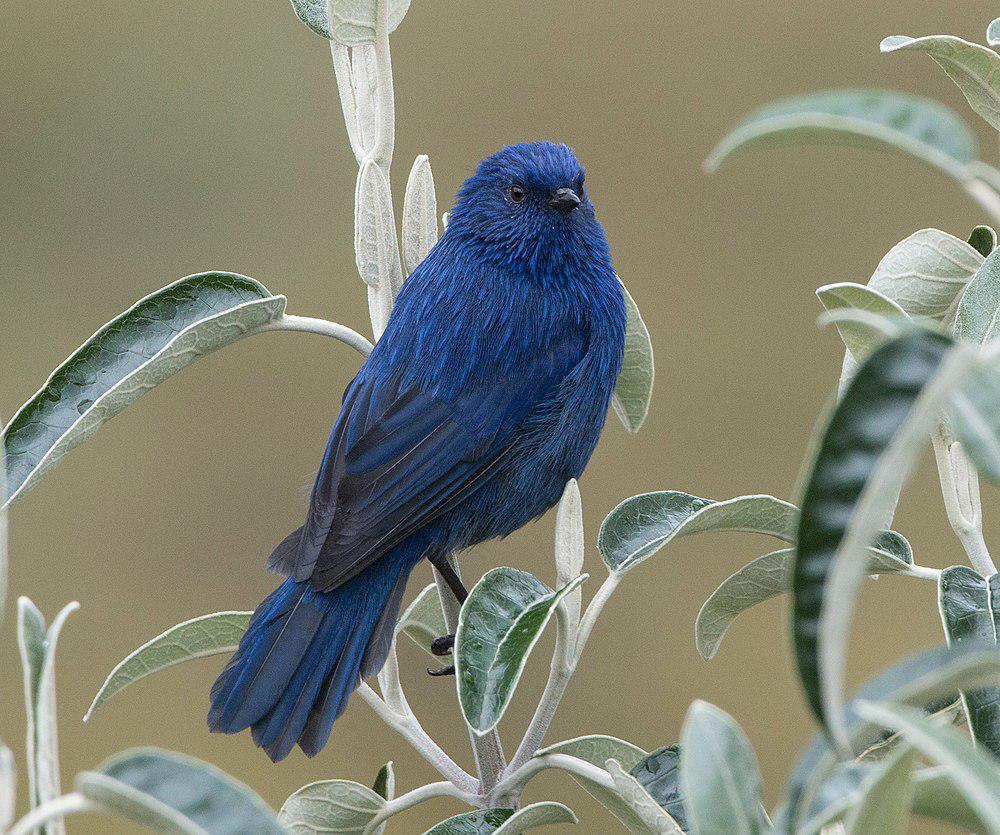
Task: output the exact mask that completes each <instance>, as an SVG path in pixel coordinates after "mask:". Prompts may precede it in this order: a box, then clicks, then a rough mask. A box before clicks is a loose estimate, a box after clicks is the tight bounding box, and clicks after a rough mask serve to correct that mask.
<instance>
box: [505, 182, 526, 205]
mask: <svg viewBox="0 0 1000 835" xmlns="http://www.w3.org/2000/svg"><path fill="white" fill-rule="evenodd" d="M527 194H528V192H527V191H525V190H524V186H519V185H517V183H515V184H514V185H512V186H511V187H510V188H509V189H507V196H508V197H510V201H511V202H512V203H520V202H521V201H522V200H524V198H525V197H526V196H527Z"/></svg>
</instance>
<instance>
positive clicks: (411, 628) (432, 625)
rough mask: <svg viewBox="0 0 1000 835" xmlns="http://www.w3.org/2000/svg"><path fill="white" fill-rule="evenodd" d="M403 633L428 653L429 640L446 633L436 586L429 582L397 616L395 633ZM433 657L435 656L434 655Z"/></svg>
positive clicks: (429, 651) (429, 649)
mask: <svg viewBox="0 0 1000 835" xmlns="http://www.w3.org/2000/svg"><path fill="white" fill-rule="evenodd" d="M400 632H402V633H404V634H405V635H406V636H407V637H408V638H410V639H411V640H412V641H413V642H414V643H415V644H416V645H417V646H418V647H420V648H421V649H422V650H424V651H425V652H427V653H429V654H430V655H432V656H433V655H434V653H432V652H431V642H432V641H433V640H434V639H435V638H440V637H441V636H442V635H447V634H448V626H447V624H446V623H445V620H444V612H442V611H441V599H440V597H438V592H437V586H436V585H435V584H434V583H431V584H430V585H429V586H425V587H424V588H423V590H422V591H421V592H420V594H418V595H417V596H416V597H415V598H414V599H413V602H412V603H411V604H410V605H409V606H407V607H406V610H405V611H404V612H403V614H402V615H400V616H399V621H398V622H397V623H396V634H397V635H398V634H399V633H400ZM434 657H435V658H436V657H437V656H434Z"/></svg>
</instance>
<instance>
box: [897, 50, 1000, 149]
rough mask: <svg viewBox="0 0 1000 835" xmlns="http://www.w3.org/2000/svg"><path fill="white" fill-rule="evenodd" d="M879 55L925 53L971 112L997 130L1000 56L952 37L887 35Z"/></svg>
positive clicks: (999, 127) (999, 119)
mask: <svg viewBox="0 0 1000 835" xmlns="http://www.w3.org/2000/svg"><path fill="white" fill-rule="evenodd" d="M881 50H882V52H887V53H888V52H900V51H903V50H906V51H911V52H926V53H927V54H928V55H930V56H931V58H933V59H934V60H935V61H936V62H937V63H938V65H939V66H940V67H941V69H943V70H944V71H945V73H947V75H948V77H949V78H950V79H951V80H952V81H954V82H955V84H957V85H958V88H959V89H960V90H961V91H962V93H963V94H964V95H965V98H966V99H967V100H968V102H969V104H970V105H971V106H972V109H973V110H975V111H976V113H978V114H979V115H980V116H982V117H983V118H984V119H985V120H986V121H987V122H989V123H990V124H991V125H992V126H993V127H994V129H996V130H1000V55H997V54H996V53H995V52H994V51H993V50H992V49H987V48H986V47H985V46H980V45H979V44H975V43H970V42H969V41H966V40H962V38H957V37H955V36H954V35H928V36H926V37H923V38H910V37H907V36H906V35H890V36H889V37H888V38H885V39H884V40H883V41H882V43H881Z"/></svg>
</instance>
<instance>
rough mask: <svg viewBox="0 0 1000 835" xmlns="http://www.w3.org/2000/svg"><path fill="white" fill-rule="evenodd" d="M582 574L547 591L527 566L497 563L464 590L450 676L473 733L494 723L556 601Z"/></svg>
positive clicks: (507, 702) (569, 589)
mask: <svg viewBox="0 0 1000 835" xmlns="http://www.w3.org/2000/svg"><path fill="white" fill-rule="evenodd" d="M586 578H587V575H586V574H584V575H581V576H580V577H577V578H575V579H574V580H573V581H572V582H570V583H568V584H567V585H565V586H563V587H562V588H561V589H559V590H558V591H551V590H550V589H548V588H547V587H546V586H545V585H543V584H542V583H541V582H539V580H537V579H536V578H535V577H533V576H532V575H531V574H528V573H527V572H526V571H518V570H517V569H514V568H506V567H501V568H494V569H492V570H491V571H488V572H486V574H484V575H483V576H482V578H481V579H480V580H479V582H478V583H476V585H475V586H474V587H473V588H472V591H471V592H469V598H468V600H466V601H465V603H464V604H463V605H462V612H461V615H460V616H459V621H458V631H457V633H456V635H455V672H456V675H455V678H456V681H457V684H458V698H459V702H460V703H461V705H462V714H463V715H464V716H465V721H466V723H467V724H468V725H469V727H470V728H472V729H473V730H474V731H475V732H476V733H477V734H484V733H487V732H488V731H490V730H492V729H493V728H494V727H496V725H497V723H498V722H499V721H500V718H501V717H502V716H503V714H504V711H505V710H506V709H507V705H508V704H510V700H511V697H512V696H513V695H514V690H515V688H516V687H517V684H518V682H519V681H520V679H521V673H522V672H523V671H524V665H525V664H526V663H527V662H528V656H529V654H530V653H531V650H532V649H533V648H534V646H535V644H536V643H537V642H538V639H539V638H540V637H541V634H542V630H543V629H544V628H545V625H546V624H547V623H548V622H549V619H550V618H551V617H552V613H553V612H554V611H555V608H556V606H557V605H558V604H559V601H560V600H561V599H562V598H563V597H564V596H565V595H567V594H569V593H570V592H572V591H573V589H575V588H576V587H577V586H579V584H580V583H582V582H583V581H584V580H585V579H586Z"/></svg>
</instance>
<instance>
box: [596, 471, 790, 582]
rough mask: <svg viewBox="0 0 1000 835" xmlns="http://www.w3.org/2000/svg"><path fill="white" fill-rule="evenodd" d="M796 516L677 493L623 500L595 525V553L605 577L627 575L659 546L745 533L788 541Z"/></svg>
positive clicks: (776, 505) (786, 508)
mask: <svg viewBox="0 0 1000 835" xmlns="http://www.w3.org/2000/svg"><path fill="white" fill-rule="evenodd" d="M797 522H798V511H797V510H796V508H795V506H794V505H792V504H789V503H788V502H785V501H782V500H781V499H776V498H774V496H762V495H761V496H740V497H738V498H735V499H729V500H727V501H722V502H716V501H712V500H711V499H702V498H699V497H698V496H692V495H691V494H690V493H682V492H680V491H677V490H661V491H657V492H655V493H640V494H639V495H637V496H632V497H631V498H628V499H625V501H623V502H622V503H621V504H619V505H618V507H616V508H615V509H614V510H612V511H611V513H609V514H608V516H607V518H606V519H605V520H604V522H602V523H601V530H600V533H599V534H598V537H597V547H598V548H599V549H600V551H601V556H603V557H604V562H605V563H607V566H608V568H609V569H610V570H611V571H618V572H621V573H625V572H626V571H631V570H632V569H633V568H635V566H637V565H638V564H639V563H641V562H643V561H644V560H647V559H649V557H651V556H652V555H653V554H655V553H656V552H657V551H659V550H660V549H661V548H662V547H663V546H664V545H666V544H667V543H669V542H671V541H672V540H674V539H677V538H679V537H682V536H687V535H688V534H693V533H708V532H710V531H746V532H750V533H762V534H768V535H770V536H774V537H777V538H778V539H783V540H785V541H786V542H792V541H794V536H795V526H796V524H797Z"/></svg>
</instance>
